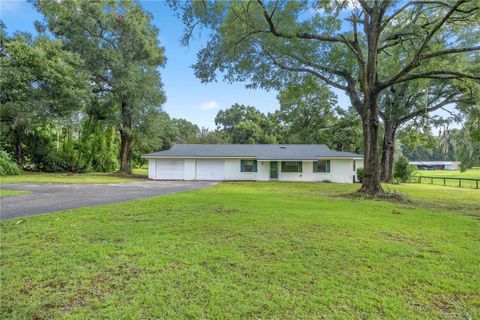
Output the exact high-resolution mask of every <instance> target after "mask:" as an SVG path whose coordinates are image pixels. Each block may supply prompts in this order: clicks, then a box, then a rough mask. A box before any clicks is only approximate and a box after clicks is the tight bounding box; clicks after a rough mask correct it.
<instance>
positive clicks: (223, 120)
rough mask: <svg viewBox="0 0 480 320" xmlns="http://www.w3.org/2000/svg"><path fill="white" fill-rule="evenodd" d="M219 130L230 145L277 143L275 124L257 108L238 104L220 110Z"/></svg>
mask: <svg viewBox="0 0 480 320" xmlns="http://www.w3.org/2000/svg"><path fill="white" fill-rule="evenodd" d="M215 124H216V125H217V127H218V129H219V130H220V131H221V132H223V133H225V134H226V135H227V136H228V137H229V140H230V143H248V144H256V143H276V142H277V138H276V136H275V132H274V130H275V126H274V123H273V122H272V121H271V119H269V118H268V117H267V116H266V115H264V114H263V113H262V112H260V111H258V110H257V109H255V107H251V106H244V105H240V104H238V103H236V104H234V105H232V106H231V107H230V108H228V109H225V110H220V111H219V112H218V113H217V116H216V117H215Z"/></svg>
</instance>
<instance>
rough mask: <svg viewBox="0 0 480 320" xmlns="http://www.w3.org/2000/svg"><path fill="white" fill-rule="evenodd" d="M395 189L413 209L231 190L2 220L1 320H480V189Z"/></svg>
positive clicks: (331, 191)
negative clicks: (157, 319)
mask: <svg viewBox="0 0 480 320" xmlns="http://www.w3.org/2000/svg"><path fill="white" fill-rule="evenodd" d="M387 187H388V188H389V189H390V190H395V191H397V192H403V193H406V194H409V195H411V196H412V202H411V203H409V204H398V203H391V202H385V201H379V200H364V199H351V198H345V197H342V196H340V195H341V194H345V193H349V192H351V191H353V190H355V188H358V185H356V186H354V185H340V184H332V183H316V184H313V183H310V184H308V183H221V184H219V185H217V186H215V187H212V188H207V189H202V190H196V191H191V192H184V193H178V194H174V195H166V196H160V197H154V198H148V199H140V200H135V201H131V202H124V203H117V204H110V205H102V206H96V207H89V208H81V209H75V210H68V211H63V212H59V213H55V214H48V215H40V216H32V217H28V218H22V219H14V220H7V221H4V222H2V223H1V224H0V226H1V234H2V250H1V255H2V256H1V260H0V261H1V269H2V277H1V282H2V283H1V287H2V290H1V293H0V297H1V313H0V317H1V318H8V319H24V318H28V319H31V318H69V319H72V318H77V319H86V318H88V319H92V318H98V319H100V318H102V319H103V318H113V319H140V318H160V319H172V318H174V319H182V318H192V319H198V318H209V319H354V318H355V319H359V318H362V319H366V318H368V319H414V318H415V319H418V318H428V319H445V318H464V319H478V318H480V268H479V267H478V266H479V265H480V232H479V231H480V220H479V219H478V218H479V217H480V206H478V205H477V206H474V204H475V203H476V201H477V200H478V199H479V197H480V191H477V190H468V189H458V188H449V187H435V186H426V185H413V184H412V185H401V186H395V185H391V186H387ZM425 187H428V189H424V188H425ZM440 193H442V194H441V195H440ZM438 202H440V203H443V204H444V205H438V206H436V204H437V203H438ZM447 204H449V205H450V206H451V207H448V206H447ZM453 207H454V208H455V209H453ZM447 209H448V210H447Z"/></svg>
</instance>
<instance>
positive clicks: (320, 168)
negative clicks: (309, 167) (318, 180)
mask: <svg viewBox="0 0 480 320" xmlns="http://www.w3.org/2000/svg"><path fill="white" fill-rule="evenodd" d="M313 172H330V160H318V161H317V163H315V162H314V163H313Z"/></svg>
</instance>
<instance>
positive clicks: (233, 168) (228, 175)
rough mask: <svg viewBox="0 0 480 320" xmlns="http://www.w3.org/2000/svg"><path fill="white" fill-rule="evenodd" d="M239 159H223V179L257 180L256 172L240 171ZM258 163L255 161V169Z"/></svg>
mask: <svg viewBox="0 0 480 320" xmlns="http://www.w3.org/2000/svg"><path fill="white" fill-rule="evenodd" d="M240 160H241V159H225V180H253V181H255V180H257V172H240ZM258 167H259V163H258V162H257V171H258Z"/></svg>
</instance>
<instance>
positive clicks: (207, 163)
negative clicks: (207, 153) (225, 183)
mask: <svg viewBox="0 0 480 320" xmlns="http://www.w3.org/2000/svg"><path fill="white" fill-rule="evenodd" d="M196 164H197V165H196V167H197V168H196V172H195V179H197V180H225V161H224V160H197V163H196Z"/></svg>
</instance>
